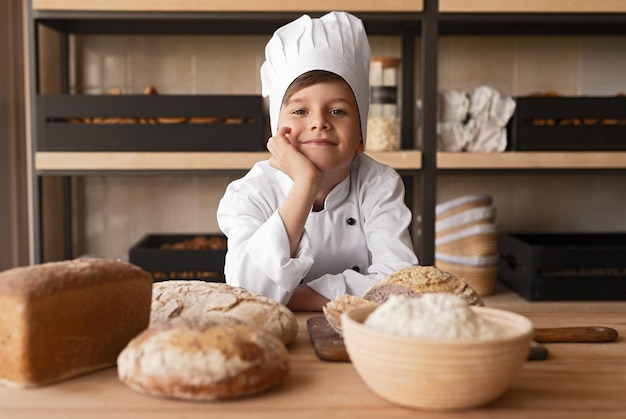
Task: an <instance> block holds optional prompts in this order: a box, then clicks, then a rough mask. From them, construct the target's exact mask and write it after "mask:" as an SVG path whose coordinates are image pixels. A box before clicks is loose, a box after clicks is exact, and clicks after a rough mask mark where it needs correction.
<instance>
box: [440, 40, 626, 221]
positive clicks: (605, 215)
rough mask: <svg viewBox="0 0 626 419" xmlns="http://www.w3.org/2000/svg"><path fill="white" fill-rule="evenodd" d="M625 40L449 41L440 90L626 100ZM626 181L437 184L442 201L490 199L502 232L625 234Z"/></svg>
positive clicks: (588, 178) (527, 179)
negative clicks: (486, 89) (487, 87)
mask: <svg viewBox="0 0 626 419" xmlns="http://www.w3.org/2000/svg"><path fill="white" fill-rule="evenodd" d="M625 65H626V43H625V42H624V38H622V37H585V38H578V37H446V38H442V40H441V42H440V70H439V86H440V87H441V88H450V89H460V90H470V89H472V88H474V87H476V86H478V85H480V84H486V85H490V86H493V87H495V88H497V89H499V90H501V91H502V92H505V93H508V94H512V95H527V94H531V93H535V92H548V91H554V92H558V93H559V94H561V95H577V96H578V95H580V96H585V95H586V96H594V95H596V96H603V95H605V96H614V95H616V94H618V93H622V94H626V73H625V72H624V71H623V69H624V66H625ZM623 191H626V175H625V174H623V173H619V174H594V175H591V174H588V173H584V172H582V171H581V172H580V173H576V174H572V175H562V174H556V175H527V176H521V175H495V176H494V175H492V176H488V175H466V176H442V177H440V178H439V183H438V188H437V196H438V201H439V202H442V201H445V200H447V199H451V198H454V197H456V196H458V195H462V194H465V193H488V194H490V195H492V196H493V199H494V203H495V205H496V207H497V209H498V212H497V225H498V228H499V229H500V230H501V231H533V230H536V231H568V230H572V231H625V230H626V217H624V215H623V211H621V210H620V208H624V206H625V205H626V194H624V193H623Z"/></svg>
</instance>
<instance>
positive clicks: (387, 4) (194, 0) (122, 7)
mask: <svg viewBox="0 0 626 419" xmlns="http://www.w3.org/2000/svg"><path fill="white" fill-rule="evenodd" d="M33 9H34V10H50V11H52V10H63V11H98V12H102V11H111V12H112V11H115V12H192V11H193V12H302V13H305V12H313V11H330V10H344V11H352V12H419V11H421V10H422V9H423V5H422V2H420V1H419V0H387V1H378V0H343V1H330V0H317V1H302V2H293V1H287V0H266V1H258V0H239V1H232V0H131V1H128V0H33Z"/></svg>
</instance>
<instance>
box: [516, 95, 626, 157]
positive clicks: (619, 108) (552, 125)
mask: <svg viewBox="0 0 626 419" xmlns="http://www.w3.org/2000/svg"><path fill="white" fill-rule="evenodd" d="M515 100H516V103H517V105H516V108H515V114H514V115H513V117H512V118H511V120H510V121H509V124H508V127H507V128H508V134H507V139H508V141H507V149H508V150H511V151H542V150H543V151H593V150H596V151H605V150H613V151H616V150H626V97H623V96H613V97H565V96H557V97H516V98H515Z"/></svg>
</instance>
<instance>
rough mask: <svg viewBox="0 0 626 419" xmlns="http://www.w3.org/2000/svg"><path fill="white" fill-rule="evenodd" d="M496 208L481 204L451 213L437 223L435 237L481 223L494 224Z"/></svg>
mask: <svg viewBox="0 0 626 419" xmlns="http://www.w3.org/2000/svg"><path fill="white" fill-rule="evenodd" d="M495 219H496V209H495V207H493V206H491V205H481V206H478V207H474V208H470V209H467V210H464V211H462V212H459V213H458V214H455V215H451V216H449V217H446V218H444V219H442V220H439V221H437V222H436V223H435V238H440V237H443V236H446V235H448V234H454V233H457V232H459V231H461V230H464V229H466V228H469V227H473V226H475V225H481V224H493V222H494V221H495Z"/></svg>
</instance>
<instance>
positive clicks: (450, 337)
mask: <svg viewBox="0 0 626 419" xmlns="http://www.w3.org/2000/svg"><path fill="white" fill-rule="evenodd" d="M364 324H365V325H366V326H368V327H371V328H373V329H376V330H379V331H381V332H386V333H392V334H396V335H401V336H406V337H412V338H417V339H424V340H431V341H455V340H462V341H469V340H489V339H494V338H498V337H501V336H503V335H504V333H505V330H503V329H502V327H500V326H499V325H497V324H495V323H493V322H491V321H489V320H487V319H484V318H482V317H480V316H478V315H477V314H476V313H474V311H472V309H471V308H470V306H469V304H467V302H466V301H465V300H463V299H461V298H460V297H458V296H456V295H453V294H447V293H428V294H424V295H422V296H421V297H417V298H411V297H406V296H404V295H391V296H390V297H389V299H388V300H387V301H386V302H384V303H382V304H381V305H380V306H379V307H378V308H376V310H374V311H373V312H372V313H371V314H370V315H369V317H368V318H367V319H366V320H365V323H364Z"/></svg>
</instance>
